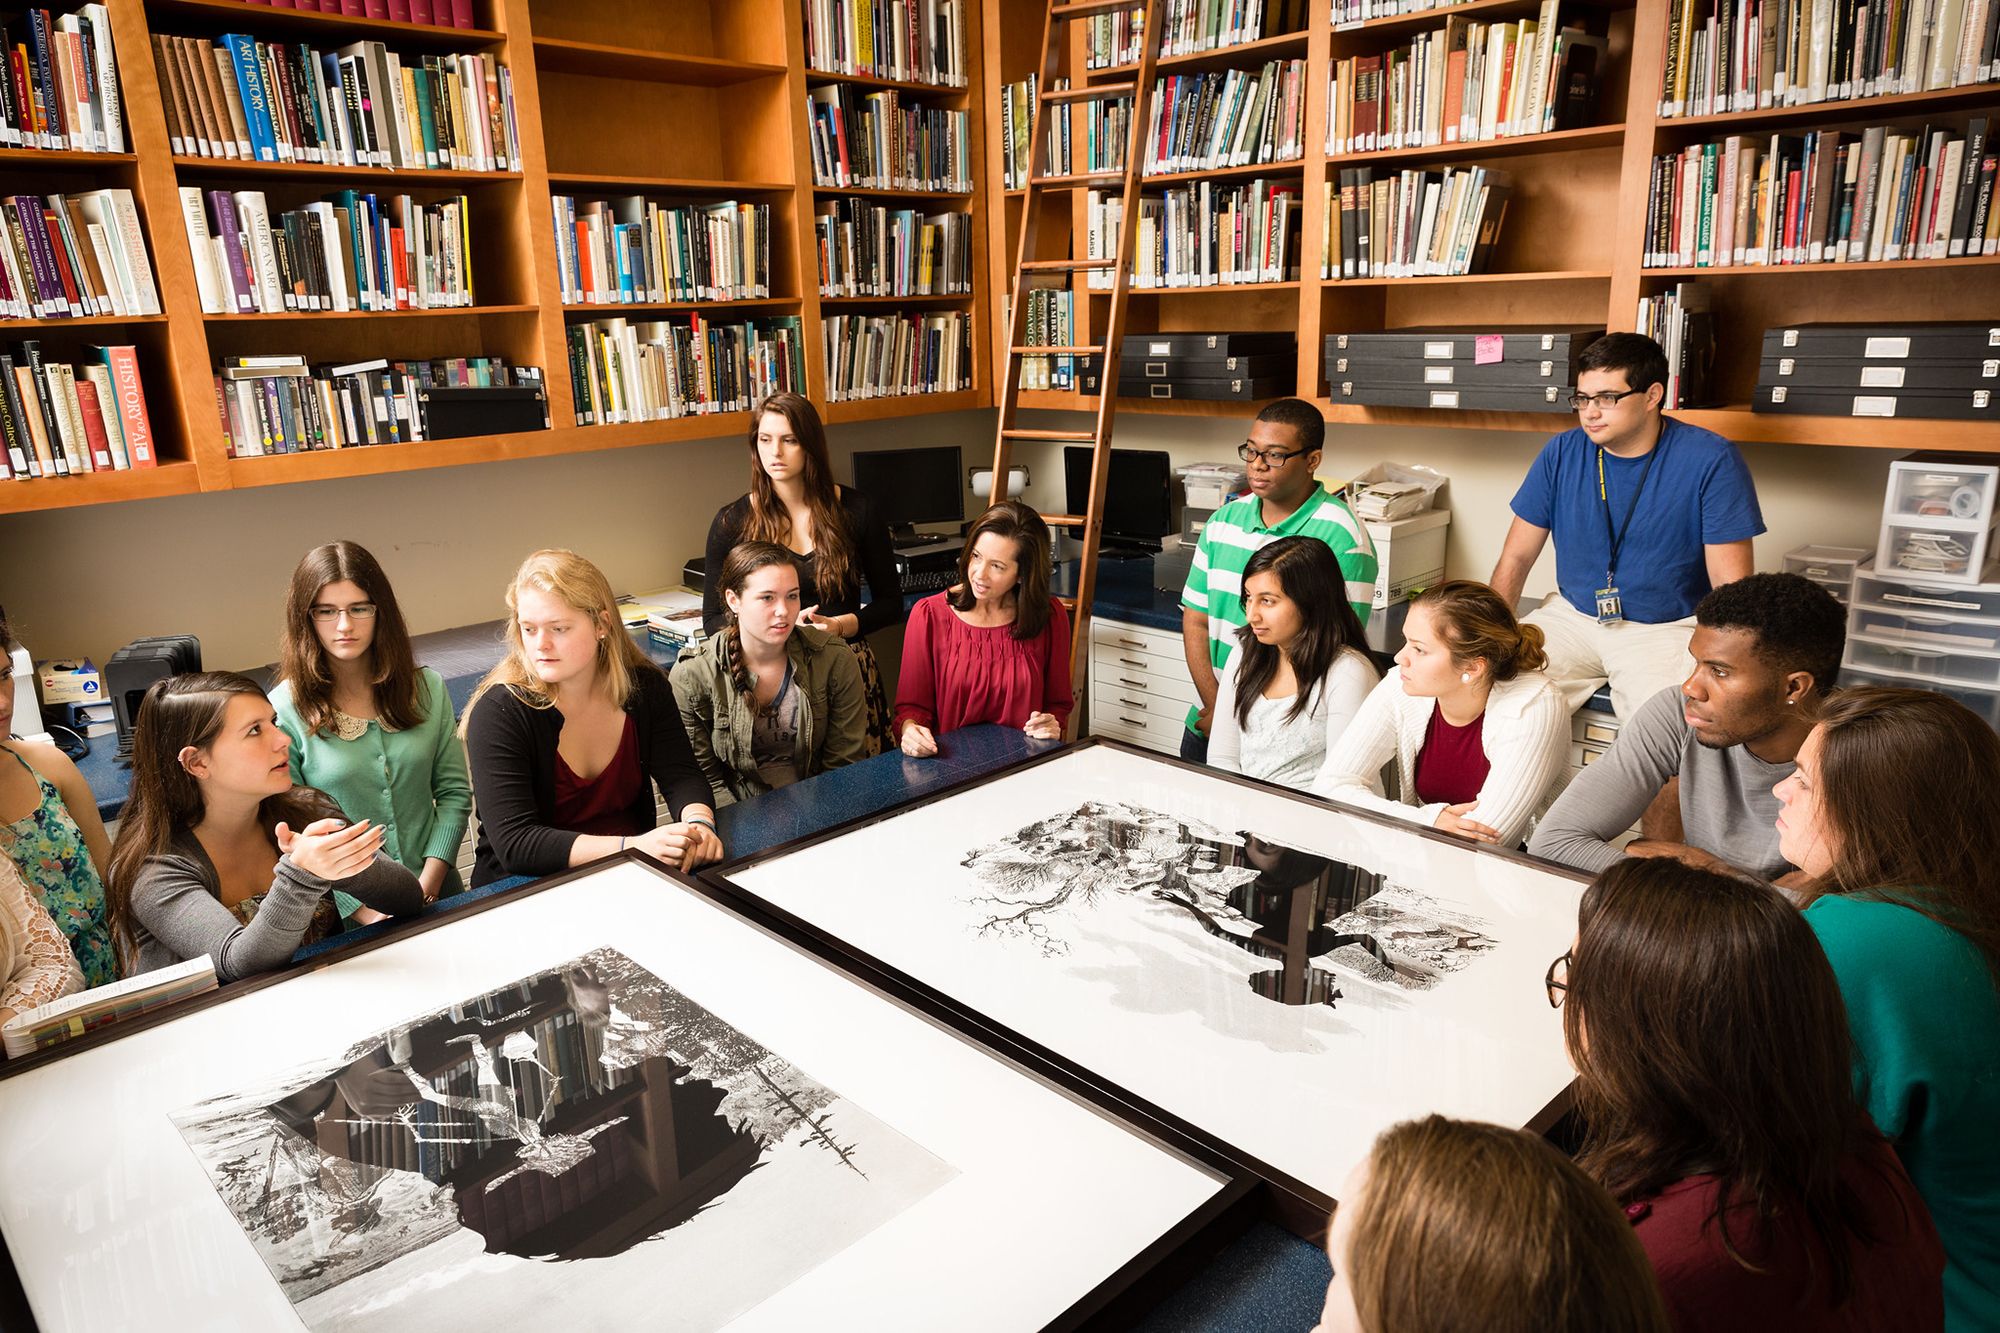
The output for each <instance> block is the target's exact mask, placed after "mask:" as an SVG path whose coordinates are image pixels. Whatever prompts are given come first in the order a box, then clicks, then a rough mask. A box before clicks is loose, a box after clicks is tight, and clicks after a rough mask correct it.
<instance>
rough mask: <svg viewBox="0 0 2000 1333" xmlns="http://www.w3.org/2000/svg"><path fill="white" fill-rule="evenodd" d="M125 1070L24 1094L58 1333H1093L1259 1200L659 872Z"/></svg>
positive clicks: (114, 1059)
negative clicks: (689, 1332) (1061, 1330)
mask: <svg viewBox="0 0 2000 1333" xmlns="http://www.w3.org/2000/svg"><path fill="white" fill-rule="evenodd" d="M454 918H455V919H454ZM106 1036H107V1037H108V1038H111V1039H108V1040H95V1041H92V1040H90V1039H86V1040H85V1041H84V1042H81V1043H79V1044H78V1049H77V1050H75V1052H74V1053H73V1054H68V1055H66V1056H63V1057H62V1058H55V1059H45V1060H42V1061H38V1062H36V1063H34V1064H31V1065H29V1066H27V1067H25V1068H22V1069H19V1070H17V1071H9V1072H8V1073H7V1074H6V1075H4V1076H0V1124H5V1125H6V1126H7V1127H8V1129H7V1133H6V1134H5V1135H4V1136H0V1232H4V1236H5V1240H6V1244H7V1249H8V1252H9V1254H10V1256H11V1259H12V1262H13V1265H14V1267H15V1269H16V1271H17V1273H18V1277H19V1281H20V1284H21V1287H22V1289H23V1290H24V1292H25V1300H26V1303H27V1305H28V1306H29V1307H30V1310H31V1313H32V1317H33V1319H34V1320H35V1321H36V1322H38V1323H39V1325H40V1326H41V1327H42V1328H44V1329H49V1330H57V1329H71V1328H75V1329H85V1328H88V1329H98V1328H109V1327H158V1328H202V1329H256V1330H265V1329H271V1328H282V1327H292V1326H303V1327H305V1328H308V1329H340V1330H363V1329H396V1330H405V1329H412V1328H421V1329H425V1330H447V1329H476V1330H482V1331H483V1330H488V1329H493V1328H499V1327H513V1326H517V1325H518V1324H520V1323H521V1322H523V1321H524V1320H527V1319H529V1318H530V1317H532V1312H542V1313H543V1315H544V1317H553V1318H557V1319H559V1320H560V1321H561V1322H562V1323H563V1324H564V1325H565V1326H573V1327H581V1328H624V1327H641V1326H643V1327H672V1328H676V1329H719V1328H731V1329H797V1328H802V1327H871V1328H875V1327H895V1326H901V1327H921V1326H936V1325H938V1324H940V1323H949V1324H951V1325H952V1326H954V1327H990V1328H1010V1329H1011V1328H1027V1327H1039V1326H1041V1325H1044V1324H1050V1323H1053V1324H1057V1325H1075V1324H1078V1323H1081V1322H1084V1321H1086V1320H1087V1319H1088V1318H1089V1317H1090V1316H1091V1315H1092V1314H1094V1313H1097V1312H1099V1311H1101V1310H1103V1309H1104V1308H1105V1307H1106V1305H1107V1303H1109V1302H1111V1301H1113V1300H1115V1299H1116V1298H1117V1296H1118V1295H1119V1294H1120V1293H1121V1292H1123V1291H1125V1290H1126V1289H1127V1288H1128V1287H1130V1286H1131V1285H1132V1284H1133V1283H1135V1282H1137V1281H1139V1280H1140V1279H1141V1278H1142V1277H1143V1276H1144V1275H1145V1274H1146V1273H1147V1272H1148V1271H1149V1270H1150V1269H1151V1268H1153V1267H1154V1266H1155V1265H1157V1264H1158V1263H1159V1262H1160V1261H1161V1260H1163V1259H1165V1258H1168V1257H1171V1256H1172V1255H1173V1254H1174V1253H1176V1252H1177V1251H1178V1249H1179V1247H1180V1246H1182V1245H1184V1244H1186V1243H1188V1242H1190V1241H1191V1240H1193V1239H1194V1238H1196V1237H1197V1236H1199V1235H1201V1234H1202V1233H1203V1232H1204V1231H1206V1230H1207V1229H1208V1228H1210V1227H1214V1226H1224V1225H1228V1224H1230V1222H1231V1221H1233V1220H1234V1219H1235V1218H1237V1217H1239V1216H1240V1215H1241V1214H1242V1212H1243V1211H1244V1206H1243V1204H1244V1200H1245V1198H1246V1197H1247V1195H1248V1193H1249V1191H1250V1190H1251V1189H1252V1188H1253V1186H1254V1182H1253V1181H1252V1180H1250V1179H1249V1178H1247V1177H1244V1176H1241V1175H1239V1174H1236V1173H1234V1172H1232V1171H1231V1170H1229V1169H1227V1168H1225V1167H1222V1166H1219V1165H1217V1163H1216V1160H1215V1159H1214V1158H1213V1157H1212V1156H1211V1155H1208V1154H1206V1153H1205V1152H1204V1150H1201V1149H1198V1148H1197V1149H1195V1150H1194V1151H1184V1150H1182V1149H1181V1148H1180V1147H1177V1146H1176V1145H1175V1144H1174V1143H1172V1142H1171V1141H1170V1140H1169V1138H1165V1137H1161V1136H1158V1135H1153V1134H1149V1133H1147V1132H1145V1131H1143V1130H1141V1129H1139V1128H1137V1127H1135V1126H1134V1125H1132V1124H1129V1123H1126V1122H1122V1121H1120V1120H1118V1119H1116V1118H1114V1117H1113V1116H1112V1115H1111V1114H1109V1113H1108V1112H1107V1111H1105V1110H1103V1109H1101V1108H1100V1107H1098V1106H1096V1105H1093V1104H1092V1103H1091V1102H1089V1101H1088V1100H1087V1099H1085V1098H1083V1097H1080V1096H1078V1095H1076V1094H1075V1093H1073V1092H1071V1091H1068V1090H1066V1089H1064V1088H1063V1087H1061V1086H1060V1085H1059V1084H1058V1083H1057V1082H1055V1081H1054V1080H1051V1079H1048V1078H1044V1077H1040V1076H1037V1075H1036V1074H1034V1073H1032V1072H1030V1071H1028V1070H1026V1069H1024V1068H1023V1067H1022V1066H1021V1065H1020V1064H1019V1063H1017V1062H1010V1061H1008V1060H1005V1059H1002V1058H999V1057H998V1056H996V1055H995V1054H994V1053H992V1052H991V1051H989V1050H987V1049H985V1048H983V1047H981V1046H980V1045H978V1044H976V1043H975V1042H973V1041H970V1040H968V1039H967V1038H966V1037H965V1036H963V1035H961V1034H959V1033H957V1032H955V1031H953V1030H952V1029H951V1028H950V1027H949V1025H948V1024H946V1023H943V1022H940V1021H938V1020H937V1019H936V1018H935V1017H933V1016H928V1015H926V1014H925V1013H923V1012H921V1011H920V1009H919V1008H918V1007H917V1006H914V1005H911V1004H907V1003H904V1002H902V1001H899V1000H898V999H897V998H895V997H894V996H893V995H891V994H889V993H888V992H887V991H886V990H885V989H882V988H874V987H870V986H868V985H865V984H863V983H861V982H859V981H857V980H855V979H854V978H852V977H850V976H848V975H846V974H844V973H843V972H841V971H840V970H838V969H836V968H834V967H831V966H829V965H828V964H827V963H825V962H823V961H821V960H820V959H818V958H815V957H813V956H812V955H811V954H810V953H808V952H806V951H804V950H802V949H801V948H799V947H798V946H797V945H796V944H794V943H791V942H788V941H786V940H784V939H782V938H780V937H779V936H778V935H776V934H775V933H773V932H771V931H769V930H766V929H763V928H761V927H760V926H758V925H757V924H755V923H754V922H753V921H752V920H750V919H748V918H746V917H745V916H744V915H742V914H740V913H738V912H735V911H732V910H729V909H727V908H725V907H723V906H721V905H719V904H718V903H717V902H716V901H715V900H714V898H713V896H712V891H711V890H708V889H705V888H701V887H699V886H695V885H692V884H691V883H690V882H687V881H684V880H682V879H680V878H679V877H678V876H675V875H673V874H671V873H670V872H667V871H665V870H663V869H659V868H656V867H654V866H653V865H651V864H650V863H645V862H641V861H638V860H636V859H626V860H621V861H615V862H610V863H603V864H601V865H600V866H598V867H594V868H588V869H585V870H582V871H578V872H575V873H573V874H571V875H568V876H564V877H562V878H561V879H559V880H555V881H550V882H548V883H546V884H543V885H537V886H534V887H532V888H529V889H526V890H523V891H521V892H520V893H518V894H515V895H513V896H511V897H506V898H499V899H495V900H493V901H492V902H490V903H488V904H483V905H480V906H477V907H473V908H468V909H466V910H465V911H464V912H461V913H455V914H453V915H452V916H451V917H445V918H440V919H439V920H438V923H437V925H436V926H428V927H427V926H417V927H414V928H412V929H411V930H409V931H408V932H406V933H403V934H400V935H390V936H388V937H387V938H384V939H382V940H380V941H378V942H376V943H374V944H372V945H366V946H362V947H360V948H358V949H357V950H356V951H354V952H353V953H352V954H350V955H348V956H345V957H341V958H339V959H338V960H336V961H332V962H329V963H325V964H323V965H321V966H318V967H309V968H307V969H303V970H300V971H297V972H295V973H293V974H290V975H281V976H279V977H278V978H277V979H276V980H273V981H265V982H261V983H259V984H256V985H254V986H252V987H249V988H247V989H246V990H232V991H226V992H221V993H218V995H217V996H216V997H214V999H213V1001H212V1002H209V1003H202V1002H199V1001H198V1002H194V1003H192V1004H190V1005H189V1006H188V1007H187V1008H186V1009H185V1010H184V1011H182V1012H181V1013H179V1014H178V1015H177V1016H175V1017H173V1018H171V1020H169V1021H164V1022H160V1023H156V1024H152V1025H150V1026H146V1027H144V1028H142V1029H140V1030H137V1031H133V1032H131V1033H130V1034H129V1035H122V1036H114V1035H113V1034H112V1033H107V1034H106ZM996 1273H1010V1274H1013V1275H1014V1277H1013V1278H1012V1279H1010V1280H1008V1281H995V1280H994V1277H995V1275H996ZM974 1293H976V1299H968V1297H969V1296H971V1295H972V1294H974ZM0 1322H7V1321H6V1320H0ZM13 1326H14V1325H13V1323H11V1322H8V1327H13Z"/></svg>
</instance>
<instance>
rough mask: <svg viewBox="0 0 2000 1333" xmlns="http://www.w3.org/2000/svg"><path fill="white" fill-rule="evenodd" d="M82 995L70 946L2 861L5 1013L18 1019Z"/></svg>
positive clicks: (1, 1005)
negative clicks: (12, 1013) (27, 1012)
mask: <svg viewBox="0 0 2000 1333" xmlns="http://www.w3.org/2000/svg"><path fill="white" fill-rule="evenodd" d="M81 989H83V973H82V972H81V971H80V970H79V969H78V968H77V965H76V959H75V958H74V957H73V956H72V955H71V954H70V951H69V941H68V940H66V939H64V938H63V934H62V931H60V930H58V929H57V928H56V923H55V919H54V918H53V917H51V916H50V915H49V914H48V910H47V909H46V908H44V907H43V906H42V905H41V903H39V902H37V901H36V900H35V898H34V897H33V896H32V895H30V894H29V892H28V886H27V885H26V884H24V883H23V882H22V881H21V872H20V871H18V870H16V869H15V868H14V862H13V861H12V860H11V859H10V858H8V857H5V856H0V1009H12V1010H14V1011H16V1012H17V1013H18V1012H20V1011H23V1010H27V1009H33V1008H36V1007H37V1006H39V1005H44V1004H47V1003H48V1002H49V1001H50V1000H59V999H61V998H62V997H63V996H65V995H69V994H71V993H73V992H75V991H79V990H81Z"/></svg>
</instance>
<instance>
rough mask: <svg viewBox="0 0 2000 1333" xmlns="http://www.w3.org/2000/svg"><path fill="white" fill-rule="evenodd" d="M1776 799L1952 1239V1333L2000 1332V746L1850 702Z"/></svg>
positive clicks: (1930, 702) (1981, 731) (1812, 739)
mask: <svg viewBox="0 0 2000 1333" xmlns="http://www.w3.org/2000/svg"><path fill="white" fill-rule="evenodd" d="M1777 794H1778V799H1779V801H1780V802H1781V803H1782V805H1783V809H1782V811H1781V813H1780V814H1779V816H1778V849H1779V851H1780V852H1781V853H1783V855H1784V857H1785V859H1786V860H1787V861H1789V862H1791V863H1792V864H1793V865H1795V866H1797V867H1798V868H1799V869H1800V870H1802V871H1804V872H1805V873H1806V875H1807V876H1808V877H1809V883H1808V886H1807V888H1806V890H1805V892H1806V893H1807V895H1809V901H1808V903H1807V906H1806V909H1805V917H1806V922H1807V924H1808V925H1810V926H1811V927H1812V928H1813V931H1814V932H1815V933H1816V934H1817V935H1818V936H1819V941H1820V945H1821V946H1822V947H1823V948H1824V949H1825V950H1826V956H1827V959H1828V960H1829V961H1830V962H1831V963H1832V964H1833V972H1834V977H1835V979H1836V980H1838V981H1839V983H1840V991H1841V998H1842V999H1844V1000H1845V1001H1846V1002H1847V1021H1848V1025H1849V1026H1850V1027H1851V1028H1852V1029H1853V1031H1854V1043H1855V1047H1856V1050H1857V1052H1858V1054H1859V1061H1860V1067H1859V1069H1858V1070H1857V1071H1856V1077H1857V1082H1858V1084H1859V1087H1860V1091H1861V1096H1862V1101H1863V1104H1864V1105H1866V1106H1867V1107H1868V1110H1869V1113H1870V1114H1871V1115H1872V1116H1874V1118H1875V1123H1876V1125H1877V1126H1878V1127H1879V1128H1880V1129H1881V1130H1882V1132H1883V1133H1884V1134H1886V1135H1887V1136H1888V1137H1889V1139H1890V1140H1891V1141H1892V1142H1893V1143H1894V1144H1895V1145H1896V1152H1897V1154H1898V1155H1899V1156H1901V1158H1902V1159H1903V1165H1904V1167H1905V1168H1907V1169H1908V1171H1909V1173H1910V1179H1911V1180H1912V1181H1914V1182H1915V1183H1916V1186H1917V1191H1918V1192H1919V1193H1920V1194H1922V1195H1923V1196H1924V1202H1925V1203H1926V1204H1928V1205H1929V1206H1930V1210H1931V1218H1932V1220H1933V1221H1935V1222H1936V1223H1937V1229H1938V1236H1939V1238H1940V1239H1941V1240H1943V1241H1944V1249H1945V1261H1946V1263H1945V1274H1944V1301H1945V1327H1946V1328H1947V1329H1950V1330H1952V1331H1953V1333H1961V1331H1964V1333H1970V1330H1972V1329H1995V1328H2000V736H1996V735H1994V733H1993V731H1992V730H1991V729H1990V728H1989V727H1988V726H1987V725H1986V723H1984V722H1983V721H1981V720H1980V719H1979V718H1978V717H1977V716H1975V715H1974V714H1973V713H1972V711H1971V710H1970V709H1968V708H1966V707H1965V706H1964V705H1962V704H1959V703H1957V702H1956V701H1954V700H1951V699H1947V698H1945V697H1944V696H1943V695H1941V694H1934V693H1932V692H1931V691H1929V690H1899V689H1854V690H1842V691H1841V692H1840V693H1838V694H1836V695H1834V696H1832V698H1831V699H1830V700H1829V701H1828V702H1827V704H1826V705H1825V706H1824V707H1823V709H1822V711H1821V714H1820V719H1819V725H1818V726H1816V727H1814V728H1813V730H1812V733H1811V734H1810V735H1809V736H1807V738H1806V742H1805V744H1804V745H1803V746H1802V747H1800V749H1799V757H1798V771H1797V772H1796V773H1794V774H1793V775H1792V776H1791V777H1789V778H1786V779H1785V780H1784V781H1783V782H1781V783H1779V784H1778V787H1777Z"/></svg>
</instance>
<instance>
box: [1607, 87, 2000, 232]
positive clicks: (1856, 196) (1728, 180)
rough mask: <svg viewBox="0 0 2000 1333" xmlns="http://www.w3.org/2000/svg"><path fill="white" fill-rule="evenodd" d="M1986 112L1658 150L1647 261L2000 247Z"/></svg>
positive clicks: (1995, 166) (1997, 159) (1996, 168)
mask: <svg viewBox="0 0 2000 1333" xmlns="http://www.w3.org/2000/svg"><path fill="white" fill-rule="evenodd" d="M1990 123H1991V122H1990V119H1989V118H1988V117H1984V116H1980V117H1975V118H1973V119H1972V120H1970V121H1969V122H1968V124H1967V126H1966V129H1965V131H1964V132H1962V133H1960V132H1957V131H1953V130H1949V129H1937V128H1932V127H1929V126H1926V127H1924V128H1923V129H1921V130H1915V131H1910V132H1904V131H1900V130H1897V129H1894V128H1892V127H1888V126H1880V125H1878V126H1874V127H1872V128H1870V129H1867V130H1864V131H1862V132H1861V133H1860V134H1856V133H1854V132H1853V131H1845V132H1843V131H1840V130H1819V131H1815V132H1813V133H1811V134H1804V135H1792V134H1773V135H1770V136H1768V138H1767V137H1765V136H1762V135H1731V136H1729V137H1728V138H1726V139H1723V140H1720V141H1718V142H1715V143H1707V144H1695V145H1692V146H1690V147H1689V148H1687V149H1685V150H1683V151H1682V152H1679V153H1668V154H1663V155H1660V156H1658V157H1655V158H1654V159H1653V176H1652V183H1651V187H1650V188H1649V190H1648V192H1647V201H1646V226H1647V231H1646V235H1647V245H1646V252H1645V255H1644V259H1643V262H1644V264H1645V266H1646V267H1648V268H1674V267H1683V268H1684V267H1708V266H1714V267H1717V268H1724V267H1733V266H1745V267H1751V266H1759V265H1774V264H1822V263H1825V264H1837V263H1863V262H1866V263H1880V262H1887V261H1893V260H1921V259H1947V258H1954V257H1958V256H1963V255H1990V254H1994V253H1996V251H2000V209H1996V208H1995V207H1994V206H1993V194H1994V188H1995V176H1996V172H2000V156H1996V152H1995V147H1994V144H1993V143H1992V141H1991V139H1990V137H1989V134H1988V129H1989V125H1990Z"/></svg>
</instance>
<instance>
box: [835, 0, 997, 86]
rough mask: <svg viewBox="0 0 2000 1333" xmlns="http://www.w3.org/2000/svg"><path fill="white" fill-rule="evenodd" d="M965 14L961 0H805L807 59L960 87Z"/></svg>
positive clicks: (848, 70)
mask: <svg viewBox="0 0 2000 1333" xmlns="http://www.w3.org/2000/svg"><path fill="white" fill-rule="evenodd" d="M967 17H968V15H967V14H966V12H965V6H964V4H963V3H962V2H961V0H805V27H806V65H807V67H808V68H810V69H816V70H821V71H824V72H825V73H828V74H861V75H867V76H869V77H870V78H877V79H897V80H900V81H902V82H905V83H935V84H940V85H942V86H944V87H947V88H963V87H964V86H965V84H966V72H965V37H966V33H965V28H966V19H967Z"/></svg>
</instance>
